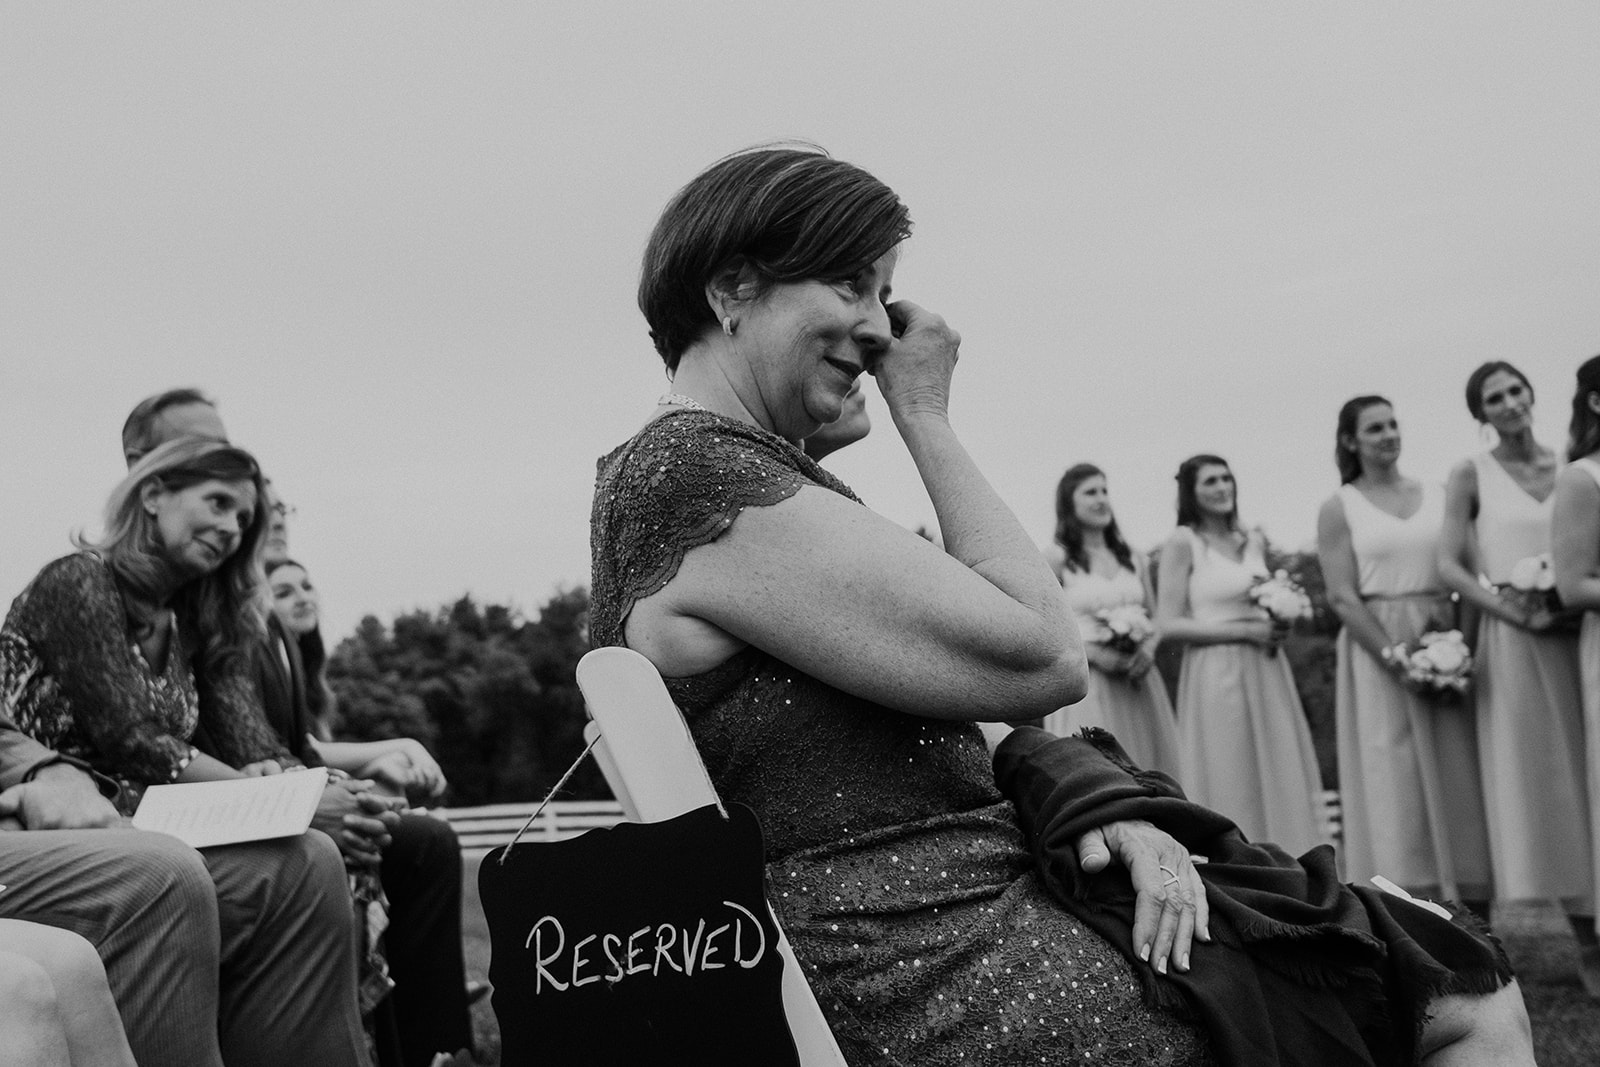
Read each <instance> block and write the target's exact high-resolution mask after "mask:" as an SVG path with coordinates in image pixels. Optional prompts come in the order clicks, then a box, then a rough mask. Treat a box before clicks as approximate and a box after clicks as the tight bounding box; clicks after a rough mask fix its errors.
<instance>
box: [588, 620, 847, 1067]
mask: <svg viewBox="0 0 1600 1067" xmlns="http://www.w3.org/2000/svg"><path fill="white" fill-rule="evenodd" d="M578 688H579V689H580V690H582V692H583V699H584V703H586V704H587V705H588V707H589V717H590V718H591V719H593V720H594V721H593V722H591V723H590V724H589V725H588V726H587V727H586V728H585V730H584V736H585V737H587V738H588V739H589V740H591V741H596V738H597V737H598V741H596V743H595V747H594V755H595V759H596V761H597V762H598V763H599V764H600V769H601V771H602V772H604V774H605V776H606V781H607V782H609V783H610V785H611V789H612V792H614V793H615V794H616V795H617V800H618V801H620V802H621V804H622V809H623V810H624V811H625V812H627V813H628V817H629V818H630V819H633V820H635V821H639V822H660V821H661V820H663V819H671V818H673V817H675V816H678V815H682V814H683V813H684V812H687V811H693V810H695V809H696V808H703V807H705V806H706V805H707V804H716V805H717V806H718V807H721V805H722V802H721V801H720V800H719V799H718V798H717V791H716V789H715V788H714V787H713V786H712V784H711V778H710V776H709V775H707V774H706V768H705V764H704V763H702V762H701V761H700V753H699V752H698V751H697V750H696V749H695V747H694V741H693V739H692V738H690V736H689V727H688V724H687V723H685V722H684V721H683V713H682V712H680V711H679V710H678V706H677V705H676V704H674V703H673V702H672V694H670V693H668V692H667V687H666V685H664V684H663V683H662V681H661V675H660V674H659V673H657V671H656V668H655V665H654V664H653V663H651V662H650V661H649V660H647V659H645V658H644V657H643V656H641V655H639V653H637V652H634V651H633V650H632V649H627V648H617V647H613V648H597V649H594V650H593V651H591V652H589V653H588V654H587V655H585V656H584V657H583V659H582V660H580V661H579V662H578ZM778 952H779V953H780V954H781V955H782V956H783V964H784V966H783V1003H784V1012H785V1014H787V1015H788V1017H789V1032H790V1033H791V1034H792V1035H793V1036H794V1043H795V1048H796V1049H798V1050H799V1053H800V1063H801V1064H802V1065H803V1067H846V1064H845V1059H844V1054H843V1053H841V1052H840V1051H839V1044H838V1042H836V1041H835V1040H834V1039H833V1032H832V1031H831V1030H829V1029H828V1021H827V1019H826V1018H824V1017H823V1014H822V1009H821V1008H820V1007H819V1006H818V1005H817V998H816V997H815V996H814V995H813V994H812V992H811V987H810V986H809V985H808V984H807V983H806V979H805V974H804V973H803V972H802V971H801V970H800V963H799V961H798V960H796V959H795V958H794V950H793V949H792V948H791V947H790V945H789V939H788V938H787V937H785V936H783V931H782V927H781V926H780V927H779V939H778Z"/></svg>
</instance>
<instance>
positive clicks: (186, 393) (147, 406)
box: [122, 388, 217, 466]
mask: <svg viewBox="0 0 1600 1067" xmlns="http://www.w3.org/2000/svg"><path fill="white" fill-rule="evenodd" d="M185 404H205V405H206V406H208V407H213V408H214V407H216V406H217V402H216V401H215V400H213V399H211V397H209V396H207V395H206V394H205V393H202V392H201V391H200V390H198V389H193V388H179V389H168V390H167V391H166V392H164V393H157V394H156V395H155V396H147V397H145V398H144V399H143V400H141V401H139V402H138V403H137V404H135V405H134V406H133V410H132V411H130V412H128V419H127V421H126V422H124V423H123V424H122V454H123V455H124V456H125V457H127V460H128V463H129V465H130V466H131V465H132V464H133V463H134V462H136V461H137V460H138V459H139V458H140V457H141V456H143V455H144V454H145V453H146V452H149V451H150V450H151V449H153V448H155V447H156V446H157V445H159V444H162V443H163V442H161V441H158V440H156V437H155V427H156V419H157V418H159V417H160V416H161V413H162V412H163V411H165V410H167V409H168V408H176V407H182V406H184V405H185Z"/></svg>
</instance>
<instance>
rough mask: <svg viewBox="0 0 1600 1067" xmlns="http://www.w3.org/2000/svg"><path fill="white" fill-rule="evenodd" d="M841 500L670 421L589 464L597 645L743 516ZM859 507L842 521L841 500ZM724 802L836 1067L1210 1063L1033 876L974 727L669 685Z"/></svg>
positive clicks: (849, 699) (760, 671)
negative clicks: (752, 851)
mask: <svg viewBox="0 0 1600 1067" xmlns="http://www.w3.org/2000/svg"><path fill="white" fill-rule="evenodd" d="M802 487H813V488H818V489H820V491H824V492H834V493H839V494H841V495H843V496H845V497H848V498H849V499H851V500H856V499H857V498H856V497H855V496H854V494H852V493H851V492H850V490H849V489H848V488H846V487H845V486H844V484H843V483H842V482H840V481H839V480H838V479H836V478H834V477H833V476H832V475H831V474H829V473H827V472H826V471H824V470H823V469H822V468H821V467H819V466H818V465H817V464H816V463H815V462H814V461H812V460H811V459H810V458H808V457H807V456H805V455H804V453H802V452H801V451H800V450H799V449H797V448H795V447H794V446H793V445H791V444H790V443H789V442H787V441H785V440H783V439H782V438H780V437H777V436H775V435H773V434H770V433H767V432H766V431H764V430H761V429H759V428H758V427H755V426H751V425H749V424H746V423H742V422H737V421H735V420H732V419H728V418H725V417H723V416H721V415H717V414H714V413H712V412H705V411H675V412H669V413H667V414H665V415H663V416H661V417H659V418H657V419H656V420H655V421H654V422H651V423H650V424H649V425H647V426H646V427H645V428H644V429H643V430H641V431H640V432H639V433H638V434H637V435H636V436H635V437H634V438H633V439H632V440H630V441H629V442H627V443H625V444H624V445H622V446H621V447H619V448H618V449H616V450H614V451H613V452H611V453H610V454H608V455H607V456H605V457H604V458H602V459H601V461H600V471H599V477H598V479H597V482H596V486H595V497H594V510H593V514H592V524H591V549H592V560H593V568H594V569H593V595H592V600H591V609H590V611H591V613H590V625H591V636H592V639H593V641H594V643H595V644H596V645H620V644H624V643H625V642H624V639H623V626H624V624H625V623H626V621H627V617H628V614H629V612H630V611H631V609H632V607H633V604H634V603H635V602H636V601H638V600H640V599H643V598H645V597H647V596H649V595H651V594H653V593H655V592H658V591H659V590H661V589H662V588H663V587H664V586H665V585H666V584H667V583H668V582H669V581H670V580H671V579H672V576H673V575H674V574H675V573H676V572H677V569H678V566H679V564H680V563H681V561H682V560H683V557H684V555H685V554H686V553H687V552H688V551H689V550H691V549H693V548H696V547H698V546H700V545H704V544H708V543H710V542H711V541H714V540H716V539H717V538H718V537H721V536H722V535H723V534H725V533H726V532H727V531H728V530H729V529H730V528H731V527H732V526H733V525H734V524H735V523H736V522H737V520H738V517H739V514H740V513H741V512H742V511H743V510H744V509H745V508H751V507H764V506H771V505H775V504H778V503H780V502H782V501H784V500H786V499H788V498H789V497H790V496H793V495H794V494H795V493H796V492H798V491H800V489H801V488H802ZM857 502H858V503H859V501H857ZM667 687H668V689H669V690H670V691H671V693H672V695H673V698H674V699H675V700H676V701H677V703H678V706H679V707H680V708H681V709H682V710H683V712H684V716H685V718H686V720H687V721H688V724H689V730H690V733H691V735H692V736H693V737H694V740H695V744H696V746H697V747H698V748H699V750H700V755H701V757H702V758H703V759H704V761H705V764H706V768H707V770H708V771H709V772H710V775H711V780H712V782H713V783H714V784H715V786H716V788H717V791H718V793H719V794H720V795H721V797H722V799H723V800H724V801H728V802H738V803H742V804H746V805H748V806H750V807H751V808H752V809H753V810H754V811H755V812H756V815H757V816H758V817H759V819H760V821H761V826H762V831H763V834H764V835H765V839H766V855H767V880H768V893H769V896H770V897H771V899H772V902H773V905H774V907H775V908H776V910H777V912H778V915H779V917H780V920H781V921H782V923H783V925H784V929H785V930H786V932H787V933H788V935H789V938H790V940H791V941H792V943H793V945H794V949H795V954H796V956H797V957H798V959H799V960H800V962H801V965H802V966H803V967H804V969H805V971H806V974H807V977H808V979H809V980H810V982H811V985H812V989H813V990H814V991H815V992H816V995H817V1000H818V1003H819V1004H820V1005H821V1007H822V1010H823V1012H824V1014H825V1015H826V1016H827V1018H828V1021H829V1025H830V1026H831V1027H832V1029H833V1032H834V1035H835V1037H836V1038H837V1039H838V1041H839V1043H840V1045H841V1047H842V1048H843V1049H844V1052H845V1056H846V1058H847V1059H848V1061H849V1062H850V1063H851V1064H853V1065H863V1064H874V1065H880V1064H881V1065H911V1064H916V1065H919V1067H920V1065H944V1064H962V1065H993V1067H1002V1065H1011V1064H1018V1063H1040V1062H1045V1063H1052V1064H1065V1063H1108V1064H1129V1065H1139V1067H1151V1065H1156V1064H1201V1063H1211V1062H1213V1060H1212V1057H1211V1055H1210V1053H1209V1051H1208V1047H1209V1046H1208V1044H1207V1042H1206V1038H1205V1035H1204V1034H1203V1033H1202V1032H1200V1031H1199V1030H1197V1029H1195V1028H1193V1027H1192V1026H1190V1025H1188V1024H1185V1023H1181V1022H1179V1021H1177V1020H1176V1019H1174V1018H1172V1017H1171V1016H1168V1015H1165V1014H1163V1013H1162V1012H1160V1011H1158V1010H1156V1009H1154V1008H1151V1007H1149V1006H1147V1005H1146V1004H1145V1003H1144V1001H1143V999H1142V996H1141V992H1140V989H1139V986H1138V984H1137V980H1136V978H1135V976H1134V974H1133V972H1132V970H1131V968H1130V966H1129V964H1128V963H1127V962H1126V961H1125V960H1124V959H1123V957H1122V956H1121V954H1120V953H1119V952H1118V951H1117V950H1116V949H1115V948H1113V947H1112V946H1111V945H1109V944H1108V943H1106V942H1105V941H1104V940H1102V939H1101V938H1099V937H1098V936H1097V935H1095V934H1093V933H1092V932H1091V931H1089V930H1088V929H1087V928H1086V927H1084V926H1083V924H1081V923H1079V922H1077V921H1075V920H1074V919H1072V918H1071V917H1070V916H1068V915H1067V914H1066V912H1065V911H1064V910H1062V908H1060V907H1059V906H1058V905H1057V904H1056V903H1055V902H1054V901H1053V900H1052V899H1051V898H1050V896H1049V895H1048V894H1047V893H1046V892H1045V890H1044V889H1043V887H1042V885H1041V883H1040V882H1039V880H1038V878H1037V877H1036V876H1035V875H1034V873H1033V864H1032V859H1031V857H1030V855H1029V852H1028V848H1027V843H1026V842H1025V841H1024V840H1023V839H1022V834H1021V832H1020V831H1019V830H1018V827H1017V821H1016V811H1015V809H1014V808H1013V807H1012V806H1011V804H1010V803H1009V802H1008V801H1005V800H1004V799H1003V798H1002V797H1001V796H1000V793H999V791H998V789H997V788H996V786H995V784H994V775H993V771H992V769H991V767H990V762H989V755H988V750H987V748H986V747H985V745H984V742H983V739H982V736H981V734H980V733H979V731H978V729H977V727H976V726H975V725H973V724H972V723H962V722H951V721H945V720H937V719H928V718H921V717H918V716H915V715H907V714H903V713H901V712H898V711H893V710H891V709H888V708H885V707H881V706H879V705H875V704H872V703H870V702H868V701H866V700H862V699H860V698H858V697H855V696H852V695H850V694H848V693H845V692H843V691H841V690H838V689H835V688H833V687H832V686H830V685H828V684H827V683H825V682H823V681H821V680H819V679H817V678H813V677H811V676H809V675H807V674H806V673H805V672H803V671H799V670H795V669H794V668H792V667H790V666H789V665H787V664H785V663H783V662H782V661H780V660H778V659H776V658H774V657H773V656H770V655H768V654H767V653H765V652H763V651H761V650H760V649H758V648H755V647H747V648H746V649H744V650H743V651H741V652H739V653H736V654H735V655H734V656H732V657H731V658H729V659H728V660H726V661H725V662H723V663H722V664H720V665H718V666H716V667H713V668H712V669H710V670H708V671H705V672H704V673H701V674H697V675H693V676H690V677H684V678H669V679H667Z"/></svg>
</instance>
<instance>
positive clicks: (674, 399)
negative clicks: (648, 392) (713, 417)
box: [656, 393, 711, 411]
mask: <svg viewBox="0 0 1600 1067" xmlns="http://www.w3.org/2000/svg"><path fill="white" fill-rule="evenodd" d="M668 404H676V405H678V406H679V407H683V408H688V409H689V410H690V411H710V410H711V409H710V408H708V407H706V406H705V405H704V404H702V403H700V401H698V400H696V399H695V398H694V397H692V396H684V395H683V394H682V393H662V394H661V399H660V400H657V401H656V407H658V408H664V407H666V406H667V405H668Z"/></svg>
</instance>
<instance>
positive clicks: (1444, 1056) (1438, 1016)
mask: <svg viewBox="0 0 1600 1067" xmlns="http://www.w3.org/2000/svg"><path fill="white" fill-rule="evenodd" d="M1427 1012H1428V1014H1427V1020H1426V1021H1425V1022H1424V1023H1423V1027H1422V1047H1421V1050H1420V1051H1421V1053H1422V1063H1423V1065H1424V1067H1523V1065H1526V1067H1533V1030H1532V1027H1531V1026H1530V1025H1529V1023H1528V1009H1527V1006H1526V1005H1524V1004H1523V1002H1522V990H1521V989H1520V988H1519V987H1518V986H1517V983H1516V982H1512V983H1510V984H1509V985H1507V986H1505V987H1504V988H1502V989H1499V990H1496V991H1495V992H1493V993H1487V994H1484V995H1481V996H1469V995H1453V996H1447V997H1439V998H1438V999H1436V1000H1434V1001H1433V1002H1432V1003H1431V1004H1429V1005H1428V1009H1427Z"/></svg>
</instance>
